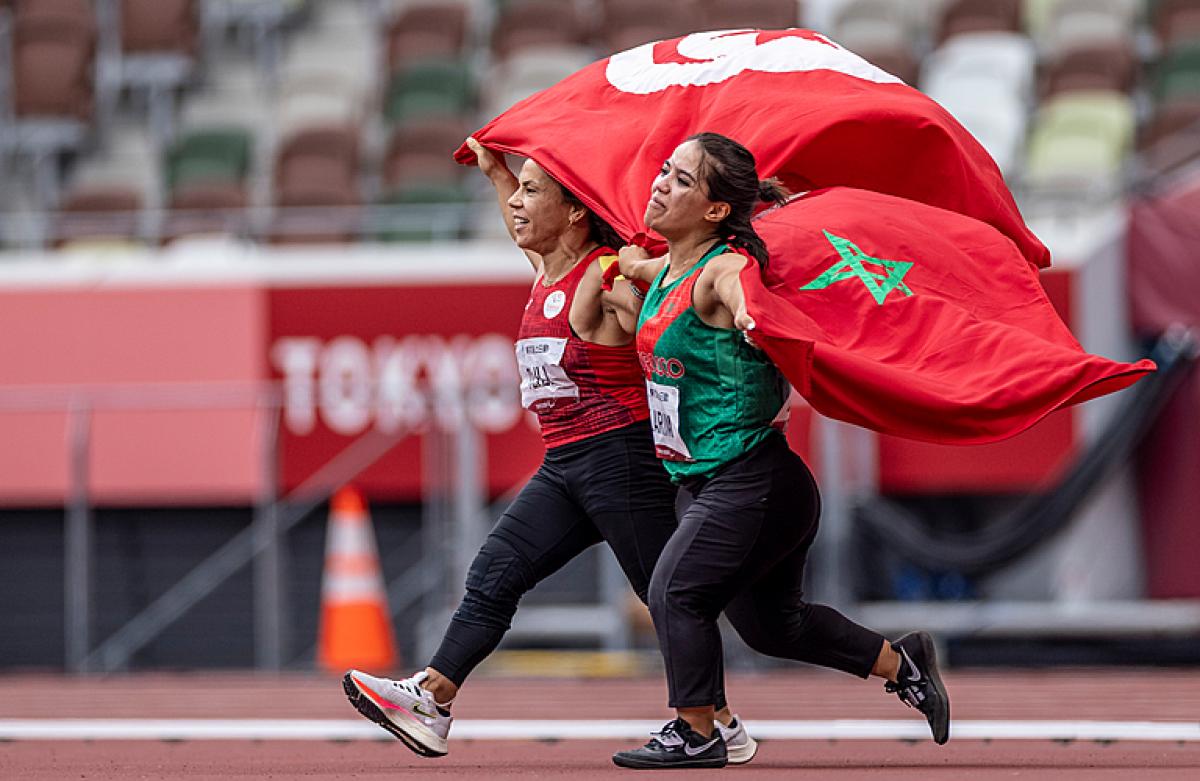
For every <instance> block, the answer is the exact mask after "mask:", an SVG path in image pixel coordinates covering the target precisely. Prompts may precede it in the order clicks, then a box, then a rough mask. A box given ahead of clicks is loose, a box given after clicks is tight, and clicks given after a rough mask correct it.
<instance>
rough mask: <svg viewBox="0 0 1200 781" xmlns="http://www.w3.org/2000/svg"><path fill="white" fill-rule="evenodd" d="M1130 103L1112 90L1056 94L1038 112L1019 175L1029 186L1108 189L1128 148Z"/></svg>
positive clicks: (1131, 131)
mask: <svg viewBox="0 0 1200 781" xmlns="http://www.w3.org/2000/svg"><path fill="white" fill-rule="evenodd" d="M1134 129H1135V119H1134V111H1133V104H1132V102H1131V101H1130V99H1129V98H1128V97H1127V96H1126V95H1125V94H1123V93H1120V92H1115V91H1080V92H1072V93H1066V94H1063V95H1060V96H1058V97H1056V98H1054V99H1052V100H1050V101H1048V102H1047V103H1046V104H1045V105H1043V106H1042V108H1041V109H1039V111H1038V114H1037V116H1036V117H1035V119H1034V125H1033V129H1032V131H1031V132H1030V135H1029V145H1028V147H1027V152H1026V164H1025V175H1026V179H1027V181H1028V183H1029V184H1030V185H1033V186H1035V187H1056V186H1063V185H1067V186H1072V187H1077V186H1082V187H1087V186H1090V185H1093V184H1104V185H1112V184H1114V183H1115V182H1116V181H1117V178H1118V177H1119V176H1120V173H1121V167H1122V164H1123V162H1124V160H1125V156H1126V155H1127V154H1128V153H1129V150H1130V148H1131V147H1132V144H1133V137H1134Z"/></svg>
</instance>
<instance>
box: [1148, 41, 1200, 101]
mask: <svg viewBox="0 0 1200 781" xmlns="http://www.w3.org/2000/svg"><path fill="white" fill-rule="evenodd" d="M1154 98H1155V100H1157V101H1158V102H1159V103H1175V102H1192V101H1195V100H1200V40H1197V41H1193V42H1191V43H1188V44H1180V45H1179V46H1177V47H1176V48H1174V49H1171V50H1170V51H1168V52H1167V53H1166V54H1165V55H1164V56H1163V58H1162V60H1161V61H1160V62H1159V63H1158V68H1157V71H1156V75H1155V79H1154Z"/></svg>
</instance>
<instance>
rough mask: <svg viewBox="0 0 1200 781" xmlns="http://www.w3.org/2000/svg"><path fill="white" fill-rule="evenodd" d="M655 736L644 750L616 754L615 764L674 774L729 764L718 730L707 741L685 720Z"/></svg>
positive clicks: (670, 723) (675, 721) (677, 721)
mask: <svg viewBox="0 0 1200 781" xmlns="http://www.w3.org/2000/svg"><path fill="white" fill-rule="evenodd" d="M651 734H652V735H653V736H654V737H652V738H650V742H649V743H647V744H646V745H644V746H642V747H641V748H636V749H634V750H633V751H618V752H617V753H616V754H613V764H615V765H617V766H618V767H628V768H633V769H634V770H673V769H675V768H684V767H725V764H726V762H728V757H727V755H726V753H725V740H724V739H723V738H722V737H721V732H720V730H718V729H716V728H714V729H713V734H712V737H711V738H706V737H704V736H703V735H701V734H700V733H698V732H696V731H695V730H693V729H692V728H691V727H689V726H688V723H687V722H686V721H684V720H683V719H675V720H674V721H669V722H667V725H666V726H665V727H663V728H662V729H661V730H659V731H658V732H652V733H651Z"/></svg>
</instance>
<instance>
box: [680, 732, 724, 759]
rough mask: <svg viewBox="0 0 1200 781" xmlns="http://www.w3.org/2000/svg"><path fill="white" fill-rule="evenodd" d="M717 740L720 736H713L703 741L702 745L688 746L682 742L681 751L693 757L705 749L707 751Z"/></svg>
mask: <svg viewBox="0 0 1200 781" xmlns="http://www.w3.org/2000/svg"><path fill="white" fill-rule="evenodd" d="M718 740H720V736H717V737H715V738H713V739H712V740H710V741H708V742H707V743H705V744H704V745H703V746H696V747H694V748H693V747H692V746H689V745H688V744H686V743H684V744H683V753H685V754H687V755H688V756H689V757H694V756H697V755H699V754H703V753H704V752H705V751H708V750H709V749H710V748H712V747H713V746H714V745H715V744H716V742H717V741H718Z"/></svg>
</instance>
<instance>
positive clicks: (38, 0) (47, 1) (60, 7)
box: [11, 0, 96, 24]
mask: <svg viewBox="0 0 1200 781" xmlns="http://www.w3.org/2000/svg"><path fill="white" fill-rule="evenodd" d="M11 5H12V7H13V11H14V12H15V13H16V14H18V15H20V14H25V13H41V14H56V15H58V16H74V17H77V18H79V19H86V20H88V21H89V22H92V23H93V24H94V23H95V20H96V16H95V10H94V9H93V7H92V0H13V2H12V3H11Z"/></svg>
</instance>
